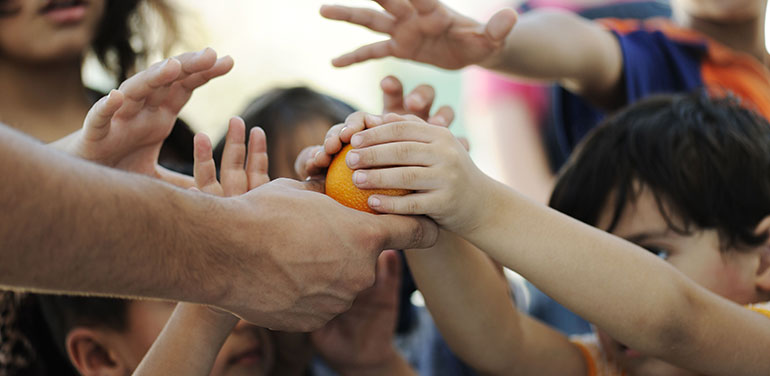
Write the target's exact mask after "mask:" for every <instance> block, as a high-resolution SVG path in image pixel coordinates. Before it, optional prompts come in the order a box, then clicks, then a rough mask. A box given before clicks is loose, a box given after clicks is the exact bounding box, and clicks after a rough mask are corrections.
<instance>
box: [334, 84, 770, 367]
mask: <svg viewBox="0 0 770 376" xmlns="http://www.w3.org/2000/svg"><path fill="white" fill-rule="evenodd" d="M361 118H363V117H361V116H358V117H353V119H354V120H355V119H361ZM346 125H347V127H348V129H347V130H345V131H343V132H341V134H340V136H339V139H338V140H331V141H330V140H327V144H335V143H338V142H340V141H343V142H347V141H350V143H351V144H353V145H354V147H355V148H354V149H353V150H352V151H350V152H349V153H348V157H347V163H348V165H349V166H350V167H351V168H353V169H356V171H355V172H354V175H353V181H354V182H355V183H356V185H357V186H358V187H360V188H399V189H410V190H414V191H415V192H416V193H413V194H409V195H406V196H401V197H390V196H382V195H373V196H371V197H370V200H369V205H370V206H371V207H372V208H373V209H376V210H378V211H380V212H385V213H396V214H426V215H429V216H430V217H432V218H433V219H434V220H436V221H437V222H438V223H439V225H440V226H441V227H442V228H443V229H444V230H446V232H444V233H442V236H441V237H440V239H439V242H438V243H437V245H436V246H435V247H434V248H435V252H426V251H408V253H407V258H408V260H409V265H410V268H411V269H412V273H413V275H414V277H415V279H416V281H417V284H418V286H419V288H420V290H421V291H422V293H423V295H424V296H425V300H426V303H427V305H428V307H429V308H430V310H431V312H432V313H433V315H434V318H435V319H436V323H437V325H438V326H439V328H440V329H441V331H442V334H443V335H444V337H445V338H446V340H447V342H449V344H450V346H451V347H452V348H453V350H455V352H456V353H457V354H458V355H459V356H460V357H461V358H463V359H464V360H466V361H467V362H468V363H469V364H470V365H472V366H473V367H474V368H476V369H477V370H479V371H482V372H485V373H491V374H512V373H516V374H542V375H546V374H554V375H620V374H634V375H673V374H676V375H680V374H682V373H681V372H683V370H682V369H686V370H689V371H691V372H697V373H700V374H709V375H766V374H767V372H768V370H769V369H770V359H769V358H768V357H767V351H766V349H767V348H768V347H769V346H770V325H768V321H767V317H763V316H762V315H759V314H756V313H755V312H752V310H755V311H758V312H761V313H764V314H765V315H767V316H770V310H768V308H770V307H768V304H767V302H768V301H770V239H769V238H768V234H769V233H770V125H768V123H767V121H766V120H765V119H763V118H762V117H760V116H759V115H757V114H755V113H753V112H751V111H749V110H746V109H745V108H743V107H741V106H740V105H739V104H737V103H736V102H735V101H734V100H732V99H709V98H707V97H706V96H705V95H703V94H702V93H698V94H693V95H687V96H684V95H679V96H666V97H656V98H650V99H648V100H643V101H641V102H638V103H637V104H635V105H633V106H631V107H629V108H627V109H625V110H622V111H621V112H619V113H618V114H617V115H615V116H613V117H611V118H609V119H608V120H607V121H606V122H605V123H604V125H602V126H600V127H598V128H597V129H596V130H595V131H594V132H593V133H592V134H591V135H590V136H589V137H587V139H586V140H585V141H584V143H583V144H582V147H581V148H580V150H579V151H578V152H577V153H576V154H575V155H574V156H573V158H572V159H571V161H570V162H569V163H568V165H567V166H566V167H565V169H564V171H563V172H562V174H561V176H560V179H559V182H558V183H557V188H556V190H555V192H554V194H553V198H552V201H551V203H552V205H553V206H554V208H556V209H558V210H560V211H563V212H564V213H567V214H569V215H572V216H575V217H576V218H578V219H579V220H581V221H584V222H585V223H580V222H578V221H576V220H574V219H572V218H569V217H567V216H565V215H563V214H561V213H557V212H556V211H554V210H549V209H547V208H544V207H542V206H540V205H537V204H536V203H533V202H531V201H529V200H527V199H526V198H524V197H523V196H521V195H520V194H518V193H517V192H515V191H512V190H511V189H509V188H508V187H505V186H504V185H502V184H500V183H498V182H495V181H494V180H492V179H490V178H489V177H487V176H485V175H484V174H483V173H481V171H479V170H478V169H477V168H476V167H475V166H474V165H473V163H472V162H471V160H470V158H469V156H468V154H467V152H465V150H464V149H463V147H462V145H460V143H459V142H457V140H456V139H455V138H454V137H453V136H452V134H451V133H450V132H448V131H447V130H445V129H443V128H440V127H433V126H428V125H426V124H424V123H423V122H421V121H419V120H417V119H414V118H410V117H402V116H396V115H387V116H385V117H377V116H371V115H368V116H367V117H365V120H364V122H355V121H350V122H348V123H347V124H346ZM364 128H371V129H366V130H363V131H361V130H362V129H364ZM394 166H397V167H394ZM586 224H589V225H593V226H596V227H598V228H599V229H602V230H605V231H608V232H610V233H611V234H612V235H615V236H612V235H610V234H607V233H605V232H602V231H598V230H597V229H595V228H592V227H590V226H587V225H586ZM449 232H453V233H454V234H456V235H457V236H455V235H452V234H450V233H449ZM460 237H462V238H464V239H462V238H460ZM621 238H622V239H621ZM471 244H472V245H471ZM473 246H476V247H478V248H479V249H481V250H482V251H483V253H481V252H479V251H478V250H475V249H474V247H473ZM645 249H647V251H645ZM484 253H486V254H487V255H488V256H490V257H492V258H493V259H495V260H496V261H498V262H500V263H501V264H503V265H505V266H507V267H509V268H511V269H513V270H515V271H517V272H519V273H520V274H521V275H522V276H524V277H525V278H527V279H528V280H529V281H531V282H532V283H533V284H534V285H536V286H537V287H538V288H540V289H541V290H543V291H544V292H545V293H547V294H548V295H550V296H552V297H553V298H554V299H556V300H557V301H559V302H560V303H562V304H564V305H565V306H566V307H567V308H569V309H571V310H573V311H574V312H576V313H578V314H580V315H581V316H582V317H584V318H586V319H587V320H589V321H590V322H592V323H593V324H594V325H596V327H597V332H596V333H597V334H596V335H592V336H589V337H588V338H567V337H566V336H564V335H562V334H560V333H559V332H557V331H555V330H554V329H552V328H550V327H547V326H546V325H544V324H542V323H539V322H537V321H536V320H533V319H531V318H529V317H527V316H526V315H524V314H522V313H520V312H518V311H517V310H516V308H515V307H514V306H512V305H511V304H510V301H509V299H508V296H507V294H508V289H507V286H505V285H504V284H502V283H501V282H500V281H499V279H498V278H496V277H495V273H494V272H493V270H492V264H491V263H490V262H489V260H488V259H487V257H486V256H485V255H484ZM664 260H665V261H664ZM742 306H747V307H748V308H751V310H749V309H746V308H743V307H742ZM490 349H493V350H494V351H490ZM725 349H729V351H726V350H725Z"/></svg>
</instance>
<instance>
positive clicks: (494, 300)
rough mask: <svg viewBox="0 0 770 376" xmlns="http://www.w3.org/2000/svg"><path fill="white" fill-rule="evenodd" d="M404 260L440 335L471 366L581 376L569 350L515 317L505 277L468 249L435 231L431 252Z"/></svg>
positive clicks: (560, 338)
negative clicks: (436, 236)
mask: <svg viewBox="0 0 770 376" xmlns="http://www.w3.org/2000/svg"><path fill="white" fill-rule="evenodd" d="M406 255H407V260H408V261H409V267H410V268H411V270H412V275H413V276H414V278H415V281H416V282H417V286H418V287H419V289H420V291H421V292H422V294H423V296H424V297H425V302H426V304H427V306H428V309H429V310H430V312H431V315H432V316H433V318H434V320H435V322H436V325H437V326H438V328H439V330H440V331H441V334H442V336H443V337H444V338H445V339H446V341H447V342H448V343H449V345H450V347H451V348H452V349H453V350H454V351H455V353H456V354H457V355H458V356H460V357H461V358H462V359H463V360H464V361H465V362H466V363H468V364H469V365H470V366H471V367H473V368H474V369H476V370H477V371H479V372H481V373H483V374H491V375H511V374H517V375H518V374H521V375H530V374H538V375H583V374H584V373H583V372H584V371H585V369H586V367H585V364H584V362H583V358H582V356H581V355H580V351H579V350H578V349H577V348H576V347H575V345H573V344H572V343H570V342H569V340H568V339H567V337H565V336H564V335H562V334H560V333H558V332H557V331H555V330H553V329H551V328H549V327H548V326H546V325H544V324H542V323H540V322H538V321H537V320H534V319H532V318H530V317H528V316H527V315H526V314H523V313H521V312H519V311H518V310H517V309H516V307H515V306H514V305H513V301H512V299H511V297H510V295H509V293H508V291H509V290H508V286H507V283H506V281H505V278H504V277H503V276H502V275H501V274H500V273H499V272H498V269H497V267H496V266H495V265H494V263H493V262H492V261H491V260H490V259H489V258H488V257H487V256H486V255H485V254H484V253H482V252H481V251H479V250H478V249H476V248H475V247H474V246H473V245H471V244H470V243H468V242H466V241H464V240H463V239H461V238H459V237H457V236H456V235H454V234H451V233H448V232H441V234H440V236H439V240H438V242H437V243H436V245H435V246H434V247H433V248H431V249H429V250H410V251H407V253H406ZM490 349H493V351H490Z"/></svg>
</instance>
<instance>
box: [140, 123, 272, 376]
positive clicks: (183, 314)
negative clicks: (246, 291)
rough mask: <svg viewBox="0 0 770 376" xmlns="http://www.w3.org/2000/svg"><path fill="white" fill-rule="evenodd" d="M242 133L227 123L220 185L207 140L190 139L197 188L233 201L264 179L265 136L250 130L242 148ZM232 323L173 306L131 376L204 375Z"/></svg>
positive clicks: (204, 310)
mask: <svg viewBox="0 0 770 376" xmlns="http://www.w3.org/2000/svg"><path fill="white" fill-rule="evenodd" d="M245 128H246V125H245V124H244V123H243V120H242V119H240V118H232V119H230V124H229V126H228V130H227V134H226V136H225V137H226V138H225V149H224V152H223V153H222V166H221V169H220V174H221V178H222V184H220V183H219V182H218V181H217V171H216V165H215V163H214V159H213V156H212V147H211V141H210V140H209V138H208V137H207V136H206V135H204V134H198V135H196V136H195V140H194V141H195V142H194V148H195V151H194V153H195V154H194V157H195V163H194V169H193V171H194V176H195V184H196V187H197V189H200V190H201V191H203V192H206V193H209V194H213V195H217V196H236V195H240V194H243V193H245V192H247V191H249V190H251V189H254V188H256V187H258V186H260V185H262V184H264V183H267V182H268V181H269V180H270V178H269V177H268V176H267V165H268V164H267V162H268V161H267V149H266V141H265V133H264V132H263V131H262V129H260V128H258V127H255V128H252V129H251V134H250V137H249V146H248V148H247V147H246V145H245V136H246V135H245ZM244 164H245V167H244ZM237 323H238V318H237V317H235V316H234V315H232V314H230V313H228V312H224V311H219V310H216V309H213V308H210V307H207V306H202V305H197V304H191V303H179V304H178V305H177V307H176V309H175V310H174V313H173V314H172V315H171V318H170V319H169V321H168V322H167V323H166V326H165V328H164V329H163V331H162V332H161V334H160V336H159V337H158V338H157V340H156V341H155V343H153V345H152V347H151V348H150V350H149V351H148V353H147V355H146V356H145V357H144V359H142V362H141V363H140V364H139V367H138V368H137V369H136V371H135V372H134V374H135V375H208V374H209V373H210V372H211V368H212V367H213V366H214V360H215V359H216V357H217V354H218V353H219V351H220V350H221V348H222V345H223V344H224V342H225V340H226V339H227V337H228V336H229V335H230V332H231V331H232V330H233V327H235V325H236V324H237Z"/></svg>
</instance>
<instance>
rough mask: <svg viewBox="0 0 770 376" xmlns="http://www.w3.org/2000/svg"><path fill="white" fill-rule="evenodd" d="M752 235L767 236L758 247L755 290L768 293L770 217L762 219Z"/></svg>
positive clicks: (769, 287) (769, 280)
mask: <svg viewBox="0 0 770 376" xmlns="http://www.w3.org/2000/svg"><path fill="white" fill-rule="evenodd" d="M754 233H756V234H757V235H759V234H768V237H767V240H765V243H764V244H762V245H760V246H759V247H760V248H761V249H760V251H759V266H758V267H757V276H756V281H757V282H756V285H757V288H758V289H760V290H762V291H764V292H767V293H770V215H769V216H767V217H765V218H763V219H762V221H760V222H759V225H757V227H756V229H755V231H754Z"/></svg>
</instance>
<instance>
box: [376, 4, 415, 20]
mask: <svg viewBox="0 0 770 376" xmlns="http://www.w3.org/2000/svg"><path fill="white" fill-rule="evenodd" d="M375 1H376V2H377V4H380V6H381V7H382V8H383V9H385V10H386V11H388V13H390V14H392V15H393V17H396V18H397V19H404V18H407V17H411V16H412V15H413V14H414V8H413V7H412V6H411V5H410V4H409V1H407V0H375Z"/></svg>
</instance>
